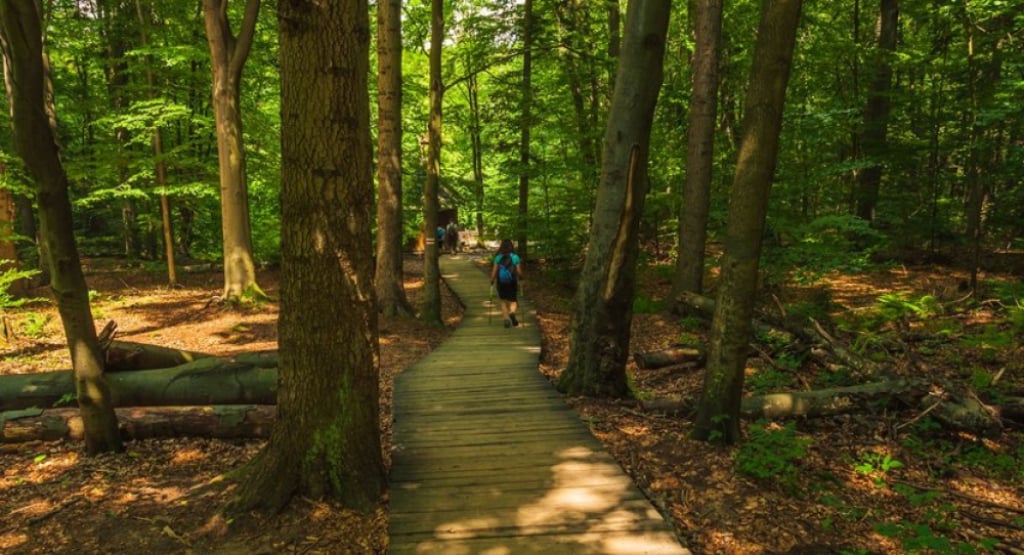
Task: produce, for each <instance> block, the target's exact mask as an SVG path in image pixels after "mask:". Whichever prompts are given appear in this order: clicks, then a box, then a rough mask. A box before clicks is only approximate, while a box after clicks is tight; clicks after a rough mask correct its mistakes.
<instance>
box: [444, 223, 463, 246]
mask: <svg viewBox="0 0 1024 555" xmlns="http://www.w3.org/2000/svg"><path fill="white" fill-rule="evenodd" d="M444 240H445V243H446V244H447V246H448V252H449V253H451V254H455V253H456V252H458V251H459V225H458V224H456V223H455V221H454V220H453V221H450V222H448V227H447V229H445V230H444Z"/></svg>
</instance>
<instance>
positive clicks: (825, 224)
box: [762, 214, 886, 283]
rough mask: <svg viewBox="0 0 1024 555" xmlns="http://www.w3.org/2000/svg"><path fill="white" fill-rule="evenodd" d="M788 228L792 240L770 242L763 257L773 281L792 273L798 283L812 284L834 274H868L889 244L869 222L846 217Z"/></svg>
mask: <svg viewBox="0 0 1024 555" xmlns="http://www.w3.org/2000/svg"><path fill="white" fill-rule="evenodd" d="M785 227H786V229H787V231H788V232H789V234H791V235H792V239H786V238H784V237H780V238H779V239H778V240H776V241H769V242H767V244H766V245H765V248H764V254H763V256H762V265H763V267H764V268H765V271H766V272H767V273H768V275H769V276H770V278H771V279H772V280H773V281H778V280H779V279H781V278H782V276H785V275H788V274H792V278H793V279H795V280H796V281H798V282H801V283H810V282H813V281H815V280H817V279H819V278H820V277H821V276H823V275H824V274H826V273H828V272H832V271H840V272H846V273H851V272H861V271H864V270H866V269H868V268H870V267H872V266H873V263H872V262H871V260H870V257H871V255H872V254H873V253H875V252H877V251H879V250H880V249H881V248H882V247H884V246H885V242H886V237H885V235H883V234H882V233H880V232H879V231H877V230H875V229H873V228H871V227H870V225H869V224H868V222H866V221H864V220H862V219H860V218H857V217H854V216H850V215H845V214H841V215H827V216H821V217H819V218H816V219H814V220H812V221H810V222H808V223H806V224H796V225H786V226H785Z"/></svg>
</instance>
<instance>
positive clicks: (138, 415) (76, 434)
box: [0, 405, 276, 444]
mask: <svg viewBox="0 0 1024 555" xmlns="http://www.w3.org/2000/svg"><path fill="white" fill-rule="evenodd" d="M115 412H116V414H117V419H118V421H119V422H120V423H121V435H122V437H124V438H125V439H128V440H140V439H152V438H166V437H182V436H194V437H215V438H222V439H244V438H265V437H269V436H270V428H271V425H272V424H273V421H274V413H275V412H276V407H274V406H273V405H226V406H221V405H218V406H201V407H193V406H187V407H131V408H119V409H116V410H115ZM83 435H84V434H83V433H82V418H81V416H80V415H79V414H78V412H77V411H76V410H73V409H47V410H42V409H26V410H21V411H17V412H6V413H0V444H3V443H22V442H26V441H56V440H81V439H82V437H83Z"/></svg>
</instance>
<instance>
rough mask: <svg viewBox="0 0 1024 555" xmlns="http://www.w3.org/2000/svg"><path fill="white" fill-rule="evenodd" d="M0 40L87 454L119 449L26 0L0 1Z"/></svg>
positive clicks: (37, 26) (36, 29) (37, 35)
mask: <svg viewBox="0 0 1024 555" xmlns="http://www.w3.org/2000/svg"><path fill="white" fill-rule="evenodd" d="M0 25H2V28H0V36H2V46H3V53H4V66H5V72H4V75H5V78H6V81H7V84H8V92H9V96H10V99H11V119H12V122H13V128H14V141H15V145H16V147H17V150H18V153H19V154H20V155H21V157H22V159H23V160H24V161H25V166H26V168H27V169H28V171H29V173H30V174H31V175H32V177H33V179H34V180H35V182H36V201H37V204H38V206H39V219H40V226H41V230H42V233H41V235H42V238H43V241H44V242H45V244H46V254H47V263H48V266H49V268H50V269H51V271H52V275H51V282H50V286H51V287H52V289H53V293H54V298H55V299H56V301H57V311H58V312H59V314H60V317H61V322H62V324H63V325H64V335H65V337H66V338H67V342H68V348H69V349H70V351H71V364H72V368H74V372H75V374H74V379H75V389H76V391H77V395H78V406H79V408H80V410H81V414H82V421H83V424H84V437H85V449H86V452H88V453H90V454H94V453H100V452H106V451H120V450H122V449H123V445H122V443H121V437H120V436H119V435H118V431H117V417H116V416H115V414H114V405H113V403H112V401H111V397H110V391H109V389H108V387H107V384H106V381H105V380H104V376H103V359H102V356H101V352H100V348H99V342H98V340H97V338H96V328H95V326H94V324H93V319H92V312H91V309H90V307H89V288H88V286H87V285H86V283H85V276H84V275H83V273H82V264H81V261H80V259H79V256H78V247H77V245H76V244H75V237H74V232H73V228H72V217H71V201H70V199H69V198H68V180H67V175H66V174H65V173H64V166H63V165H62V163H61V160H60V152H59V148H58V146H57V139H56V131H55V129H54V127H53V121H54V119H53V113H52V111H50V110H48V109H47V103H46V76H45V71H44V64H43V50H42V46H43V41H42V27H41V17H40V13H39V11H38V7H37V5H36V3H35V2H34V1H33V0H21V1H19V0H2V1H0Z"/></svg>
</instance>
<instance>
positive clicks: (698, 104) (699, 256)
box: [672, 0, 722, 298]
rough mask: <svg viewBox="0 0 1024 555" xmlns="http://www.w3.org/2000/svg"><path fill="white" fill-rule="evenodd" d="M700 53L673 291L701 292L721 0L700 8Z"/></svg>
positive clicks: (706, 0) (704, 0) (703, 2)
mask: <svg viewBox="0 0 1024 555" xmlns="http://www.w3.org/2000/svg"><path fill="white" fill-rule="evenodd" d="M696 34H697V50H696V52H695V54H694V63H693V65H694V70H693V94H692V95H691V96H690V126H689V130H688V131H687V139H686V184H685V186H684V188H683V201H682V206H681V207H680V210H679V229H678V235H677V238H676V244H677V245H678V247H677V251H678V254H677V257H676V268H675V274H674V275H673V277H672V291H673V293H674V295H673V298H675V294H678V293H680V292H683V291H689V292H692V293H697V294H698V295H699V294H700V293H701V290H702V288H703V286H704V249H705V243H706V242H707V231H708V210H709V207H710V205H711V177H712V168H713V164H714V146H715V116H716V114H717V109H718V58H719V50H720V48H719V45H720V43H721V40H722V0H700V1H699V2H698V3H697V29H696Z"/></svg>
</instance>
